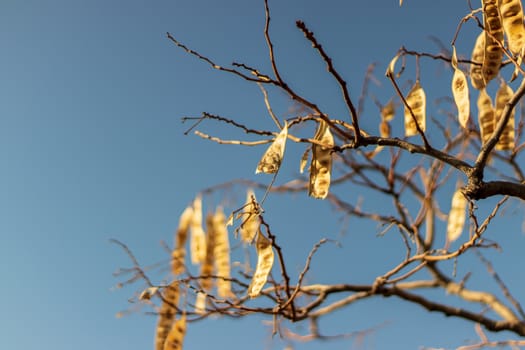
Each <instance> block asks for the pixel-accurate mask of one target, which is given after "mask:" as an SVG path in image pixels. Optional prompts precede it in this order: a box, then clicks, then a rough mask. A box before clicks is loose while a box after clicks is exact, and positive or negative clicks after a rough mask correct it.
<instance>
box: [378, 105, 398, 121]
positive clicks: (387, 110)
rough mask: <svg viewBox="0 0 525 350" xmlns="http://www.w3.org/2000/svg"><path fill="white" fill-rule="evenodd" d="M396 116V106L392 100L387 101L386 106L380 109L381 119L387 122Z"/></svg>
mask: <svg viewBox="0 0 525 350" xmlns="http://www.w3.org/2000/svg"><path fill="white" fill-rule="evenodd" d="M395 115H396V105H395V103H394V101H393V100H390V101H388V103H387V104H386V105H384V106H383V108H381V119H382V120H385V121H387V122H389V121H391V120H392V119H394V116H395Z"/></svg>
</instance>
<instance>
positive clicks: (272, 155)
mask: <svg viewBox="0 0 525 350" xmlns="http://www.w3.org/2000/svg"><path fill="white" fill-rule="evenodd" d="M287 138H288V124H287V123H286V121H285V122H284V127H283V129H282V130H281V132H280V133H279V135H277V137H276V138H275V140H274V141H273V142H272V144H271V145H270V147H268V149H267V150H266V152H264V154H263V156H262V158H261V160H260V161H259V164H257V169H256V170H255V173H256V174H258V173H266V174H274V173H276V172H277V170H279V167H280V166H281V162H282V161H283V157H284V149H285V146H286V139H287Z"/></svg>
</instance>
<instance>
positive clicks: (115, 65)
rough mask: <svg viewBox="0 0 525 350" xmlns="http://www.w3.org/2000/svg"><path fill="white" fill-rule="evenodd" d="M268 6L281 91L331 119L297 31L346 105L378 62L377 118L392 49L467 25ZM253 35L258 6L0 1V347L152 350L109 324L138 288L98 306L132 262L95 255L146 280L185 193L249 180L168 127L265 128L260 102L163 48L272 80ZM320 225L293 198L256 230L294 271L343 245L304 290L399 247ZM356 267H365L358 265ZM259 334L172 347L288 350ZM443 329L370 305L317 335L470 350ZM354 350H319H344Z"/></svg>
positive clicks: (125, 326) (325, 220)
mask: <svg viewBox="0 0 525 350" xmlns="http://www.w3.org/2000/svg"><path fill="white" fill-rule="evenodd" d="M270 6H271V10H272V27H271V28H272V29H271V33H272V35H273V37H274V41H275V48H276V55H277V60H278V64H279V66H280V67H281V69H282V72H283V75H284V78H285V79H286V80H288V81H289V82H291V84H292V85H293V87H294V88H296V89H297V90H298V91H299V92H301V93H304V94H305V95H306V96H308V97H310V98H311V99H314V100H315V101H316V102H318V103H319V105H320V107H321V108H323V109H324V110H326V111H327V112H328V113H329V114H331V115H342V116H343V117H342V118H344V116H346V110H345V108H344V105H343V103H342V102H341V101H342V100H341V98H340V93H339V91H338V89H337V86H336V85H335V84H334V82H333V81H332V80H331V79H330V78H329V77H328V76H327V75H326V73H325V67H324V64H323V62H321V61H320V59H319V58H318V57H317V55H316V53H315V52H313V51H312V49H311V46H310V44H308V43H307V42H306V41H305V40H304V37H303V35H302V34H301V33H300V32H299V31H298V30H297V29H296V28H295V24H294V23H295V20H296V19H302V20H304V21H305V22H306V23H307V24H308V25H309V26H310V28H311V29H312V30H313V31H314V32H315V33H316V36H317V38H318V39H319V40H320V41H321V42H322V43H323V46H324V47H325V48H326V50H327V51H328V52H329V53H330V54H331V55H332V56H333V58H334V63H335V65H336V67H337V68H339V70H340V72H341V73H342V74H343V75H344V76H345V78H346V79H347V81H348V82H349V86H350V91H351V94H352V96H353V98H357V96H358V95H359V92H360V88H361V84H362V79H363V76H364V74H365V70H366V67H367V65H368V64H369V63H370V62H377V64H378V68H377V71H376V77H378V79H379V80H380V82H381V84H382V86H381V88H379V87H376V88H377V91H375V92H374V93H375V94H376V95H377V96H378V97H379V98H380V99H381V100H382V101H383V102H386V101H387V100H388V98H389V97H390V96H391V94H392V93H393V92H392V90H391V88H390V86H389V85H388V82H387V81H386V79H384V78H383V72H384V70H385V68H386V64H387V63H388V62H389V61H390V59H391V58H392V57H393V56H394V54H395V53H396V51H397V49H398V48H399V47H400V46H401V45H405V46H406V47H407V48H410V49H415V50H422V49H426V50H427V51H433V52H437V51H438V50H439V48H437V47H436V46H435V45H434V44H433V43H432V42H431V41H430V40H429V36H430V35H434V36H436V37H439V38H440V39H442V41H443V43H445V44H446V45H448V43H449V42H450V41H451V40H452V37H453V35H454V32H455V30H456V26H457V23H458V22H459V20H460V19H461V17H462V16H464V15H465V14H466V13H467V11H468V7H467V3H466V1H452V0H447V1H439V2H437V1H430V0H418V1H409V0H407V1H405V4H404V5H403V7H402V8H399V6H398V2H397V0H373V1H347V2H342V1H334V0H330V1H324V2H320V1H313V0H305V1H299V0H287V1H270ZM466 26H467V28H465V30H464V31H463V32H462V33H461V34H460V37H459V39H458V44H457V45H458V53H459V54H460V55H465V56H469V55H470V50H471V45H472V43H473V40H474V38H475V36H476V34H477V33H478V30H477V29H476V28H475V25H474V24H473V23H468V24H467V25H466ZM263 27H264V7H263V2H262V1H259V0H252V1H241V0H223V1H211V0H191V1H190V0H185V1H180V0H157V1H138V0H128V1H121V0H113V1H101V0H92V1H79V0H72V1H65V0H48V1H37V0H17V1H15V0H4V1H2V2H1V5H0V45H1V50H0V52H2V53H1V54H0V193H1V194H2V195H1V196H0V241H1V244H0V276H2V288H0V310H1V312H0V329H2V332H1V335H0V348H2V349H13V350H15V349H23V348H26V347H28V346H35V344H38V346H39V347H41V348H45V349H54V350H69V349H72V348H73V347H74V348H75V349H78V350H84V349H85V350H88V349H129V350H135V349H137V350H138V349H148V348H152V346H153V336H154V327H155V323H156V319H155V318H154V317H152V316H148V315H144V314H141V313H140V312H139V313H134V314H131V315H129V316H127V317H124V318H121V319H117V318H116V317H115V314H116V313H117V312H119V311H121V310H123V309H126V308H127V307H128V306H129V305H128V303H127V299H128V298H129V297H131V296H132V295H133V293H134V292H135V291H136V288H134V287H133V286H132V287H128V288H124V289H121V290H112V287H113V286H115V284H116V283H117V282H118V281H119V280H118V279H115V278H114V277H113V276H112V272H113V271H115V270H116V269H117V268H119V267H126V266H129V260H128V259H127V257H126V256H125V254H123V252H122V251H121V250H120V249H119V248H118V247H117V246H115V245H111V244H109V243H108V240H109V239H110V238H117V239H119V240H121V241H123V242H125V243H126V244H128V245H129V247H130V248H131V249H132V250H133V251H134V253H136V255H137V257H138V258H139V260H140V261H141V262H143V263H144V264H149V263H154V262H157V261H162V260H164V259H166V253H165V252H164V250H163V249H162V247H161V245H160V241H162V240H163V241H166V242H168V243H170V244H171V242H172V239H173V237H172V235H173V231H174V229H175V227H176V225H177V220H178V216H179V215H180V213H181V212H182V210H183V209H184V207H185V206H186V205H187V204H188V203H189V202H190V201H191V200H192V198H193V197H194V195H195V194H196V193H197V192H198V191H199V190H201V189H203V188H206V187H208V186H211V185H214V184H219V183H223V182H225V181H228V180H230V179H233V178H247V179H256V178H255V175H254V174H253V172H254V169H255V166H256V164H257V161H258V158H259V157H260V155H261V154H262V152H263V151H264V150H263V148H243V147H237V146H222V145H221V146H219V145H216V144H213V143H211V142H209V141H205V140H201V139H199V138H197V137H196V136H193V135H190V136H184V135H183V133H184V131H185V130H186V129H187V128H188V127H189V125H187V124H181V121H180V118H181V117H183V116H198V115H199V114H200V113H201V112H203V111H207V112H210V113H215V114H220V115H223V116H227V117H231V118H239V119H240V120H243V121H245V122H246V123H251V124H253V125H256V126H258V127H262V128H266V129H271V128H272V121H271V120H270V119H269V118H268V117H267V114H266V111H265V107H264V103H263V100H262V98H261V94H260V91H259V90H258V88H257V87H256V86H252V85H250V84H247V83H246V82H244V81H242V80H240V79H238V78H236V77H233V76H230V75H228V74H225V73H223V72H217V71H212V70H211V69H210V67H209V66H207V65H206V64H204V63H203V62H201V61H198V60H197V59H195V58H193V57H190V56H189V55H187V54H185V53H184V52H182V51H181V50H180V49H178V48H176V47H175V46H174V45H173V44H172V43H171V42H170V41H169V40H168V39H167V38H166V35H165V33H166V32H168V31H169V32H170V33H172V34H173V35H174V36H175V37H176V38H177V39H179V40H180V41H182V42H183V43H185V44H186V45H188V46H190V47H191V48H194V49H196V50H198V51H200V52H201V53H203V54H206V55H207V56H209V57H212V58H213V59H214V60H216V61H217V62H218V63H220V64H223V65H227V64H229V63H231V62H232V61H240V62H244V63H246V64H249V65H250V66H255V67H258V68H260V69H261V71H263V72H268V73H269V72H270V71H269V62H268V54H267V51H266V46H265V42H264V37H263ZM422 63H423V67H424V69H425V70H424V71H423V74H424V75H422V84H423V85H424V86H426V87H427V89H428V91H429V92H430V91H432V92H431V94H433V97H434V98H436V97H438V96H443V95H447V94H448V95H449V94H450V91H449V90H447V89H449V84H450V83H449V79H450V76H451V72H450V71H449V70H448V69H444V68H443V67H442V66H440V65H436V64H435V63H433V62H431V63H432V64H428V66H427V63H428V62H427V61H425V62H422ZM412 66H413V65H412ZM407 74H410V73H407ZM271 93H272V94H271V99H272V101H273V102H274V103H275V110H276V112H277V113H278V114H279V115H282V116H283V117H286V116H290V115H289V114H287V113H289V110H290V107H292V104H291V102H290V101H289V100H288V99H287V98H285V96H284V95H283V94H282V93H279V92H277V91H271ZM427 93H428V92H427ZM366 107H367V111H368V112H370V114H371V115H372V116H371V117H370V118H367V119H366V120H363V121H362V125H363V126H364V128H365V129H371V130H372V129H374V130H375V128H376V127H377V121H378V119H374V118H376V116H377V111H376V110H375V109H374V108H375V107H374V105H373V104H368V105H367V106H366ZM434 108H435V107H434ZM433 113H436V115H437V112H436V111H434V112H433ZM399 128H400V126H399ZM202 130H203V131H206V132H209V133H213V134H215V135H217V136H222V137H225V138H242V137H244V135H242V134H238V133H237V134H236V133H234V132H232V131H231V130H230V129H228V128H225V127H224V126H222V125H216V124H215V125H214V124H207V125H202ZM289 152H290V153H289V154H290V155H289V157H290V159H292V158H293V155H294V154H298V155H299V156H300V153H301V152H302V151H301V150H300V149H299V148H297V147H295V148H294V147H290V151H289ZM297 159H298V158H297ZM297 164H298V160H297ZM296 169H297V168H296V166H295V165H293V166H289V167H288V168H284V169H283V171H282V172H281V174H279V178H278V183H283V182H285V181H288V180H291V179H293V178H294V176H297V170H296ZM257 179H258V180H261V177H258V178H257ZM262 179H263V180H262V181H268V182H269V180H270V179H269V178H267V179H266V178H265V177H264V176H263V177H262ZM221 195H224V196H225V197H224V198H226V200H227V201H229V203H235V201H238V202H237V203H240V202H242V201H243V200H244V189H243V188H241V187H235V188H234V189H233V190H231V191H230V192H229V193H219V194H218V195H217V196H215V197H213V198H212V199H211V203H212V204H213V205H215V204H217V203H220V202H221V201H224V200H225V199H224V198H223V197H221ZM351 195H352V196H355V197H356V198H357V197H363V196H365V193H352V194H351ZM489 203H492V204H493V203H494V201H489ZM487 207H488V206H487ZM230 209H232V208H230ZM330 209H331V208H330V207H329V206H328V205H327V204H326V203H323V202H320V201H315V200H311V199H308V198H307V197H306V195H305V194H297V195H294V196H291V197H286V198H283V197H279V196H275V197H270V199H269V200H268V201H267V207H266V210H267V213H268V214H267V215H268V217H267V218H268V219H269V220H271V221H272V223H273V225H275V226H274V229H275V230H276V232H279V238H280V239H282V242H283V243H282V244H283V246H284V247H286V248H285V249H286V252H287V254H289V257H290V261H291V266H293V267H295V268H296V269H297V271H296V272H298V271H299V270H300V268H301V266H302V264H303V262H304V259H305V257H306V256H307V254H308V252H309V250H310V248H311V246H312V245H313V244H314V243H315V242H316V241H318V240H319V239H320V238H322V237H332V238H334V237H336V238H337V237H338V238H340V239H341V241H342V243H343V246H344V247H345V249H346V250H345V254H343V255H341V254H336V255H333V254H334V252H335V251H337V248H335V247H333V246H332V247H329V246H327V247H326V248H323V249H322V251H321V252H320V253H319V257H318V259H319V260H318V266H315V267H314V268H313V269H312V274H311V277H310V278H311V279H312V280H315V279H316V278H319V279H321V280H322V279H327V280H330V279H333V278H336V276H338V275H339V276H341V275H343V274H346V273H347V274H348V277H349V278H355V279H356V280H362V281H368V280H366V278H367V276H368V277H370V273H374V272H375V273H381V271H384V269H385V268H386V265H385V263H384V262H383V261H381V256H382V255H383V254H386V253H385V252H387V251H388V249H389V248H390V247H392V245H395V244H396V243H393V242H395V241H394V240H390V238H388V237H385V238H384V239H383V240H380V239H378V238H376V237H375V234H376V232H377V227H376V226H374V224H371V225H365V224H364V223H362V222H361V221H356V220H351V221H350V227H349V231H350V232H351V233H347V234H346V235H345V236H340V234H339V232H340V230H341V224H340V222H338V221H337V217H338V216H337V215H332V214H331V210H330ZM283 213H284V214H283ZM272 214H273V215H272ZM522 216H523V210H522V208H520V207H519V205H518V204H516V203H514V204H513V205H509V207H508V210H507V216H506V219H507V220H506V221H505V222H503V220H502V221H501V222H499V224H500V226H497V227H498V232H500V233H501V234H502V236H503V237H501V241H502V245H503V246H504V249H506V250H505V253H507V252H508V253H509V254H511V253H513V252H514V253H516V254H518V253H519V250H518V249H519V247H520V246H521V247H522V246H523V243H524V242H523V239H524V237H523V235H522V233H521V229H520V225H521V223H520V219H521V218H522ZM371 236H373V238H370V237H371ZM370 252H373V254H377V256H378V259H367V255H368V254H370ZM518 256H519V255H518ZM498 258H501V260H500V263H499V265H498V266H499V267H500V268H502V269H505V272H504V273H503V275H506V276H507V277H513V276H516V275H519V274H521V271H520V270H519V269H518V267H519V266H516V265H520V264H516V260H514V261H512V260H509V259H504V258H503V257H501V256H498ZM363 261H366V263H365V264H363ZM474 261H475V260H474ZM520 262H521V261H520ZM511 263H512V264H511ZM464 268H465V270H468V269H469V266H465V267H464ZM326 271H329V272H328V273H327V272H326ZM368 282H369V281H368ZM513 287H514V288H515V289H514V290H515V291H516V294H517V295H520V292H521V295H523V292H525V285H524V284H523V283H522V282H519V281H515V284H514V285H513ZM143 311H145V310H143ZM263 320H264V319H261V318H260V317H253V318H249V319H246V320H244V321H243V322H234V321H229V320H222V319H212V320H208V321H204V322H200V323H194V324H191V325H190V326H189V330H188V335H187V338H186V348H187V349H205V348H209V347H211V346H214V347H218V348H226V347H228V348H229V349H232V350H236V349H245V348H247V347H250V348H254V349H282V348H284V346H285V345H286V343H284V342H281V341H280V340H279V339H278V338H276V339H274V340H271V338H270V336H269V332H270V328H269V327H268V326H264V325H262V321H263ZM383 321H387V323H386V324H384V325H383ZM443 321H444V318H443V317H442V316H440V315H435V314H432V315H430V314H427V313H426V312H425V311H423V310H421V309H419V308H418V307H416V306H409V305H406V304H403V303H400V302H397V301H394V300H380V299H374V300H372V301H367V302H364V303H363V304H358V305H356V306H355V307H352V308H350V309H348V310H346V309H345V310H342V311H339V312H337V313H336V314H335V315H334V317H333V318H331V319H327V320H326V321H323V325H324V326H325V327H326V329H327V330H329V329H333V330H334V331H335V330H337V331H341V330H346V331H359V330H363V329H367V328H369V327H375V326H377V325H380V324H381V325H382V326H381V327H380V328H379V329H378V330H377V332H376V333H373V334H371V335H369V336H368V337H367V338H365V341H364V346H365V348H368V349H383V348H386V347H387V346H388V347H389V348H395V347H393V346H392V344H400V345H399V348H400V349H401V348H403V349H416V348H418V347H420V346H422V345H428V346H435V347H445V348H448V347H452V346H453V345H460V344H463V342H465V341H466V340H468V339H475V333H474V331H473V328H472V325H470V324H468V323H466V322H462V321H458V320H446V322H443ZM324 322H326V323H324ZM342 325H343V326H344V327H341V326H342ZM434 325H435V326H434ZM232 339H234V340H232ZM352 344H354V345H355V344H356V343H353V341H352V340H348V341H346V342H334V343H329V344H321V345H323V346H325V347H326V348H327V349H348V348H350V347H351V346H352ZM321 345H320V344H319V343H314V344H307V345H302V346H301V347H298V348H301V349H303V348H304V349H315V348H318V347H319V346H321Z"/></svg>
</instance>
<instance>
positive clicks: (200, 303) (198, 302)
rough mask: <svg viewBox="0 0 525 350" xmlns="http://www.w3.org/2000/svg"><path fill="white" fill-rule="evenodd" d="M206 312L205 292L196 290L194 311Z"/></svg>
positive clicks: (198, 312)
mask: <svg viewBox="0 0 525 350" xmlns="http://www.w3.org/2000/svg"><path fill="white" fill-rule="evenodd" d="M205 312H206V293H202V292H197V297H196V298H195V313H196V314H199V315H202V314H204V313H205Z"/></svg>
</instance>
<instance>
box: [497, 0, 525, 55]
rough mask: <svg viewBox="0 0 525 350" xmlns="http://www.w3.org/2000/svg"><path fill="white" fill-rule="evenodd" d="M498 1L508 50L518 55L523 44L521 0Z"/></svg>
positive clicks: (523, 28)
mask: <svg viewBox="0 0 525 350" xmlns="http://www.w3.org/2000/svg"><path fill="white" fill-rule="evenodd" d="M498 3H499V11H500V14H501V19H502V22H503V29H504V30H505V35H506V36H507V42H508V44H509V50H510V51H511V52H512V53H513V54H514V55H520V54H521V51H522V50H523V46H524V45H525V25H523V7H522V5H521V0H498Z"/></svg>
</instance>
